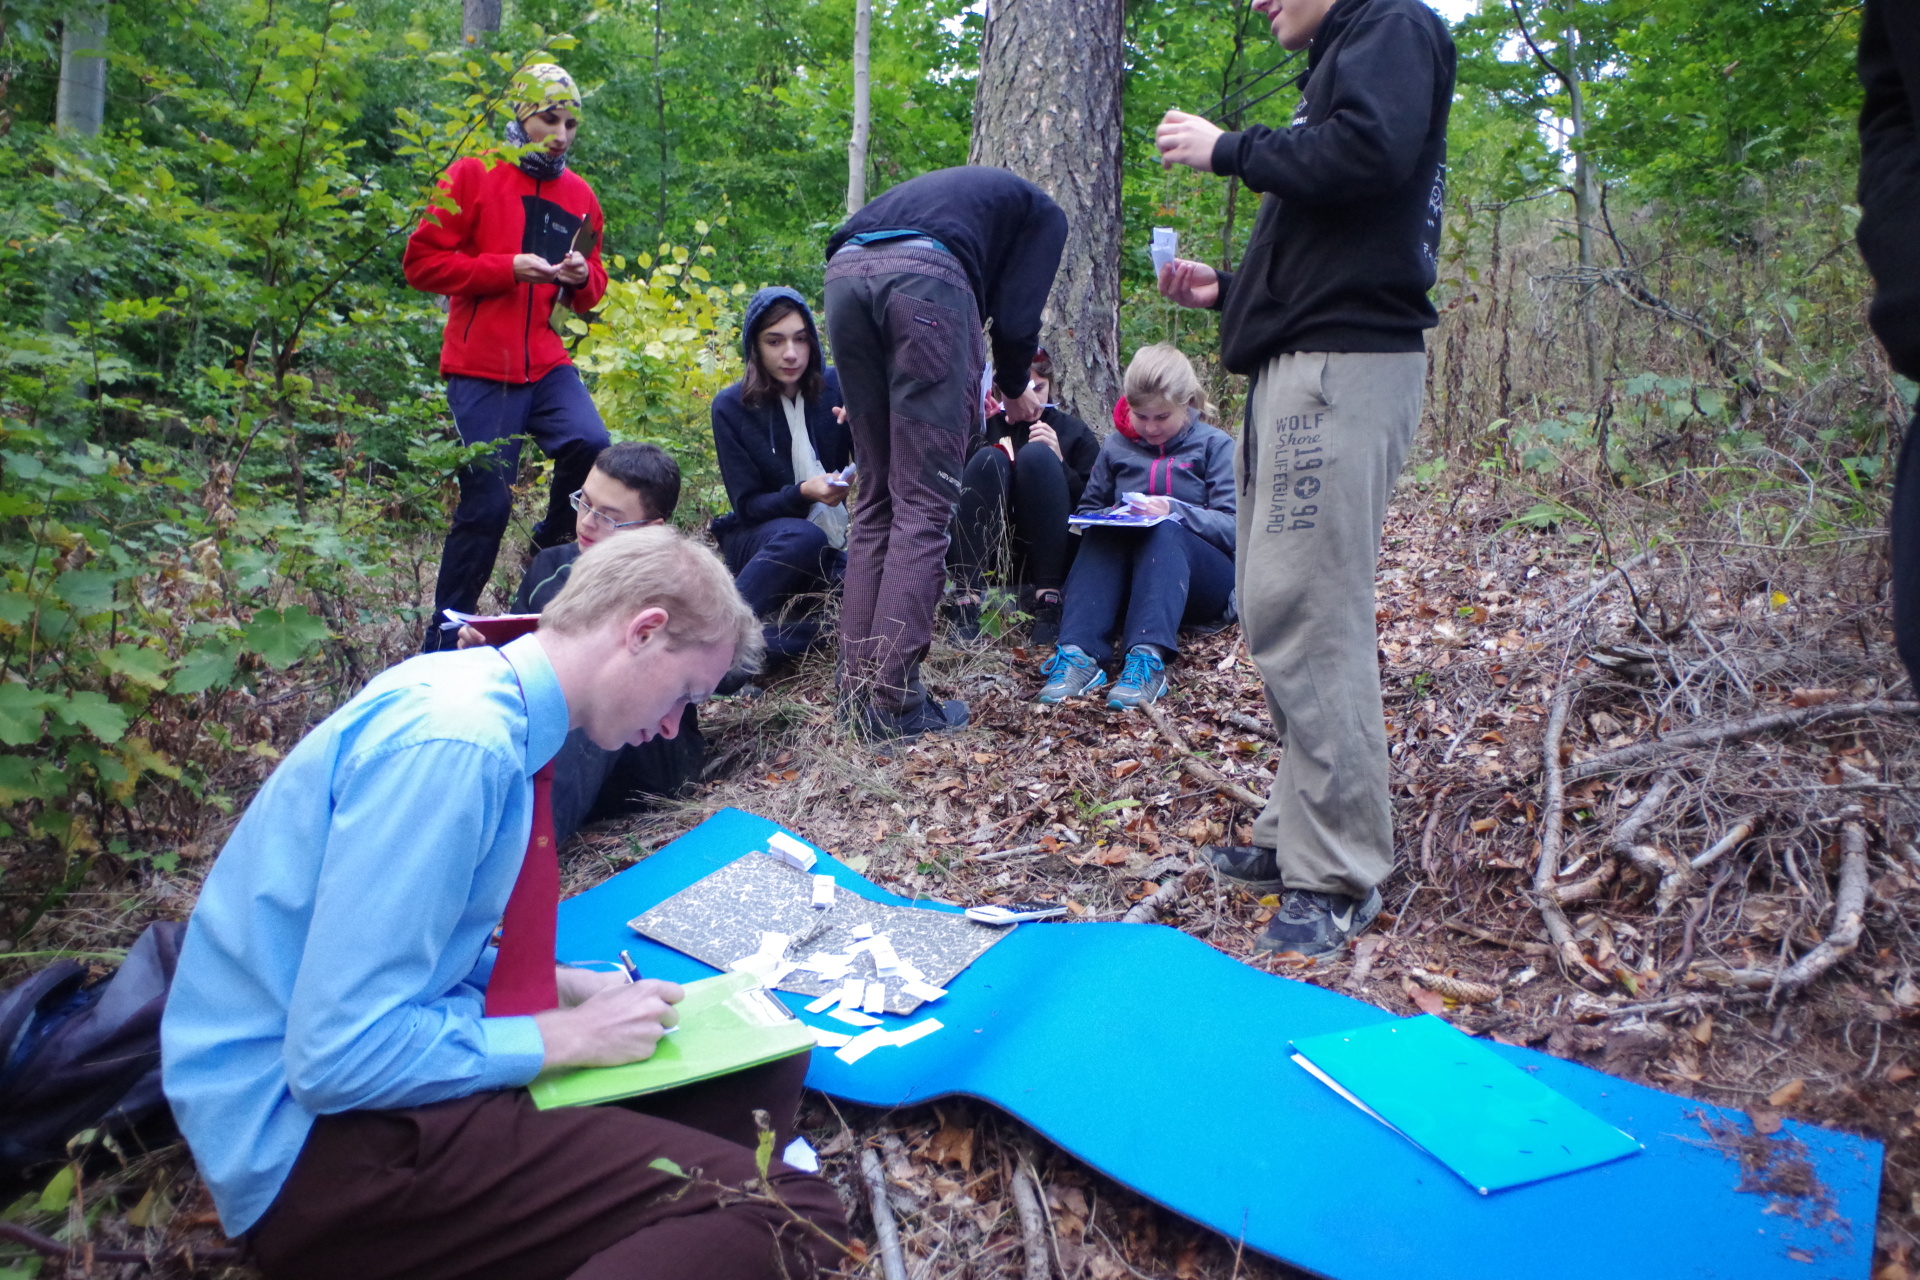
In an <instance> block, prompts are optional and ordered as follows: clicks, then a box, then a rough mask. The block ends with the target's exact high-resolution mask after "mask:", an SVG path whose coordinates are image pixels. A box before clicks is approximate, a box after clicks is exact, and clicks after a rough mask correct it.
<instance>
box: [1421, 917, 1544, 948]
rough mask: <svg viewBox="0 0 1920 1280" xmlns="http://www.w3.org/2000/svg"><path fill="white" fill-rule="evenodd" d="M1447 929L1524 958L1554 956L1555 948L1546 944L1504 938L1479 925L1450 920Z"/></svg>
mask: <svg viewBox="0 0 1920 1280" xmlns="http://www.w3.org/2000/svg"><path fill="white" fill-rule="evenodd" d="M1445 927H1446V928H1448V929H1451V930H1453V931H1454V932H1455V933H1464V934H1466V935H1467V936H1468V937H1469V938H1477V939H1479V940H1480V941H1481V942H1490V943H1492V944H1493V945H1494V946H1496V947H1505V948H1507V949H1508V950H1509V951H1518V952H1519V953H1520V954H1521V955H1523V956H1550V955H1552V954H1553V948H1552V947H1550V946H1548V945H1547V944H1546V943H1544V942H1534V941H1531V940H1529V939H1526V938H1520V939H1514V938H1503V937H1501V936H1500V935H1499V934H1497V933H1495V932H1493V930H1491V929H1482V928H1481V927H1480V926H1479V925H1477V924H1463V923H1462V922H1461V921H1459V920H1448V921H1446V922H1445Z"/></svg>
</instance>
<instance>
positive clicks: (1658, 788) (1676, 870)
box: [1613, 769, 1693, 920]
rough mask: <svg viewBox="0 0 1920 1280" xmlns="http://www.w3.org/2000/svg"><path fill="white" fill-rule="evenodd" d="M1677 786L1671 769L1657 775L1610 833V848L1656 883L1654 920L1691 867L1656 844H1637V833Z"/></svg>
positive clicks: (1669, 903) (1677, 778)
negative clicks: (1611, 846)
mask: <svg viewBox="0 0 1920 1280" xmlns="http://www.w3.org/2000/svg"><path fill="white" fill-rule="evenodd" d="M1679 784H1680V775H1679V774H1678V773H1676V772H1674V771H1673V770H1671V769H1669V770H1668V771H1667V772H1665V773H1663V774H1661V775H1660V776H1659V777H1658V778H1657V779H1655V780H1654V784H1653V786H1651V787H1649V788H1648V789H1647V794H1646V795H1645V796H1644V797H1642V798H1641V801H1640V803H1639V804H1637V805H1635V806H1633V809H1632V811H1631V812H1629V813H1628V814H1627V816H1626V817H1625V818H1624V819H1622V820H1621V823H1620V826H1619V828H1618V829H1616V830H1615V831H1614V833H1613V847H1614V849H1616V850H1617V851H1618V852H1619V853H1620V854H1621V855H1622V856H1623V857H1625V858H1626V859H1627V860H1628V861H1630V862H1632V863H1633V865H1634V866H1636V867H1638V868H1640V870H1641V871H1642V872H1644V873H1645V874H1646V875H1648V876H1650V877H1652V878H1653V879H1654V880H1655V881H1657V882H1658V884H1659V888H1658V889H1656V890H1655V891H1654V896H1653V902H1654V906H1653V915H1654V918H1655V919H1656V920H1657V919H1659V918H1660V917H1661V916H1664V915H1666V914H1667V909H1668V908H1669V907H1671V906H1672V905H1673V900H1674V899H1675V898H1677V897H1678V896H1679V895H1680V890H1681V889H1682V888H1683V887H1685V885H1686V883H1687V882H1688V880H1690V879H1691V878H1692V876H1693V868H1692V865H1691V864H1689V863H1686V862H1683V861H1681V860H1680V859H1679V858H1676V857H1674V856H1673V855H1672V854H1671V853H1668V852H1667V851H1666V850H1665V849H1662V848H1660V847H1659V846H1658V845H1652V844H1641V843H1640V830H1641V828H1643V827H1645V826H1646V825H1647V824H1648V823H1649V822H1651V821H1653V816H1654V815H1655V814H1656V813H1658V812H1659V811H1660V806H1661V805H1663V804H1665V803H1666V801H1667V797H1668V796H1669V795H1671V794H1673V789H1674V788H1675V787H1676V786H1678V785H1679Z"/></svg>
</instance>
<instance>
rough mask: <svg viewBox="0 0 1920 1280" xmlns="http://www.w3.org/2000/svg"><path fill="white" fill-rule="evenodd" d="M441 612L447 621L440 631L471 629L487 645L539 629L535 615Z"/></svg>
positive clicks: (537, 616) (505, 641) (454, 610)
mask: <svg viewBox="0 0 1920 1280" xmlns="http://www.w3.org/2000/svg"><path fill="white" fill-rule="evenodd" d="M441 612H442V613H444V614H446V615H447V618H448V621H446V622H443V623H441V624H440V629H441V630H442V631H455V630H458V629H459V628H461V627H472V628H473V629H474V630H475V631H478V632H479V633H480V635H481V636H482V638H484V639H485V640H486V642H487V643H488V644H495V645H498V644H505V643H507V641H509V640H518V639H519V638H520V637H521V636H524V635H526V634H527V633H528V632H530V631H538V630H539V629H540V615H539V614H537V613H500V614H493V615H491V616H489V615H486V614H478V613H462V612H460V610H458V609H442V610H441Z"/></svg>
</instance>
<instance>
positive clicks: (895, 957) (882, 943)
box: [867, 934, 900, 977]
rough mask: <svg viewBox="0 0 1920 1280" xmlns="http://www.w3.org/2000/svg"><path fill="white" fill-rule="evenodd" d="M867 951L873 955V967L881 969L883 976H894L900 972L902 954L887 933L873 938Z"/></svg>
mask: <svg viewBox="0 0 1920 1280" xmlns="http://www.w3.org/2000/svg"><path fill="white" fill-rule="evenodd" d="M867 953H868V954H869V955H871V956H872V957H873V967H874V968H876V969H878V970H879V971H880V974H881V976H882V977H892V976H893V975H894V974H896V973H899V972H900V956H899V954H898V953H896V952H895V951H894V949H893V944H892V943H891V942H889V941H887V939H886V935H885V934H882V935H880V936H879V937H876V938H874V939H873V941H872V943H871V944H870V945H869V946H868V947H867Z"/></svg>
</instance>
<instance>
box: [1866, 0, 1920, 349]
mask: <svg viewBox="0 0 1920 1280" xmlns="http://www.w3.org/2000/svg"><path fill="white" fill-rule="evenodd" d="M1860 84H1861V86H1862V87H1863V88H1864V89H1865V90H1866V103H1865V105H1864V106H1862V107H1861V109H1860V227H1859V231H1858V232H1857V233H1856V234H1857V235H1858V237H1859V240H1860V256H1861V257H1863V258H1865V259H1866V261H1867V270H1869V271H1871V272H1872V273H1873V284H1874V289H1873V305H1872V307H1871V308H1869V310H1868V312H1867V320H1868V323H1870V324H1871V325H1872V326H1873V331H1874V333H1875V334H1876V335H1878V336H1879V338H1880V341H1881V342H1883V343H1885V344H1886V348H1887V357H1888V359H1889V360H1890V361H1891V362H1892V364H1893V367H1894V369H1895V370H1897V371H1898V372H1900V373H1902V374H1904V375H1905V376H1907V377H1909V378H1920V6H1916V5H1915V4H1914V3H1913V2H1912V0H1905V2H1901V0H1894V2H1893V3H1888V0H1867V11H1866V16H1865V18H1864V19H1863V20H1862V22H1861V25H1860Z"/></svg>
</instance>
